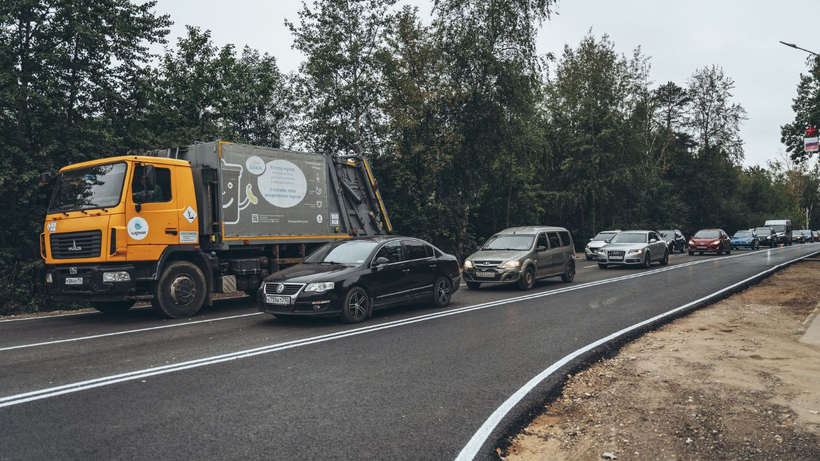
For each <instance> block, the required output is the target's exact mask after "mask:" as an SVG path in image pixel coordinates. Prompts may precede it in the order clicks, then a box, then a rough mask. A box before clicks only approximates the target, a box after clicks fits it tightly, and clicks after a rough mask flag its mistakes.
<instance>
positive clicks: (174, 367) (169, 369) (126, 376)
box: [0, 254, 748, 408]
mask: <svg viewBox="0 0 820 461" xmlns="http://www.w3.org/2000/svg"><path fill="white" fill-rule="evenodd" d="M743 256H748V254H746V255H736V256H726V257H723V258H715V259H706V260H698V261H693V262H689V263H684V264H678V265H676V266H666V267H663V268H661V269H657V270H652V271H645V272H638V273H634V274H629V275H625V276H621V277H613V278H609V279H604V280H599V281H596V282H589V283H584V284H580V285H570V286H567V287H566V288H559V289H555V290H550V291H545V292H540V293H533V294H529V295H523V296H517V297H514V298H508V299H503V300H498V301H490V302H486V303H481V304H475V305H471V306H464V307H459V308H455V309H451V310H447V311H441V312H436V313H432V314H425V315H420V316H417V317H410V318H407V319H403V320H395V321H392V322H386V323H382V324H378V325H371V326H365V327H360V328H356V329H353V330H346V331H341V332H336V333H328V334H325V335H320V336H315V337H310V338H303V339H298V340H293V341H288V342H285V343H279V344H271V345H268V346H261V347H257V348H254V349H248V350H244V351H238V352H231V353H227V354H222V355H217V356H213V357H205V358H201V359H196V360H190V361H187V362H182V363H178V364H170V365H164V366H160V367H153V368H148V369H143V370H137V371H132V372H127V373H122V374H118V375H113V376H106V377H102V378H95V379H91V380H87V381H81V382H77V383H71V384H65V385H62V386H56V387H51V388H46V389H40V390H36V391H31V392H26V393H22V394H16V395H10V396H6V397H2V398H0V408H4V407H10V406H13V405H19V404H22V403H26V402H32V401H35V400H41V399H46V398H50V397H56V396H60V395H64V394H69V393H74V392H79V391H83V390H87V389H93V388H97V387H102V386H108V385H111V384H116V383H120V382H125V381H133V380H137V379H142V378H145V377H149V376H156V375H161V374H166V373H173V372H176V371H181V370H188V369H191V368H198V367H203V366H208V365H213V364H217V363H222V362H227V361H231V360H237V359H240V358H246V357H252V356H255V355H261V354H269V353H272V352H277V351H280V350H285V349H291V348H294V347H301V346H307V345H311V344H317V343H322V342H326V341H332V340H334V339H341V338H347V337H350V336H357V335H360V334H364V333H371V332H375V331H381V330H386V329H390V328H396V327H399V326H405V325H410V324H414V323H419V322H424V321H427V320H432V319H437V318H442V317H449V316H452V315H458V314H463V313H466V312H472V311H476V310H482V309H487V308H490V307H496V306H501V305H505V304H511V303H516V302H519V301H525V300H531V299H537V298H543V297H547V296H554V295H557V294H562V293H567V292H570V291H577V290H583V289H586V288H591V287H595V286H600V285H607V284H610V283H616V282H620V281H624V280H630V279H634V278H639V277H646V276H649V275H653V274H656V273H660V272H667V271H670V270H675V269H678V268H685V267H689V266H693V265H697V264H703V263H707V262H712V261H718V260H722V259H731V258H736V257H743Z"/></svg>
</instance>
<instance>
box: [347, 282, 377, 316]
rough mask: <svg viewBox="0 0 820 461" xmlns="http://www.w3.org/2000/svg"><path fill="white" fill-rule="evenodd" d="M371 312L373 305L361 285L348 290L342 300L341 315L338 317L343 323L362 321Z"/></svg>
mask: <svg viewBox="0 0 820 461" xmlns="http://www.w3.org/2000/svg"><path fill="white" fill-rule="evenodd" d="M372 313H373V305H372V304H371V303H370V295H368V294H367V292H366V291H364V289H363V288H361V287H353V288H351V289H350V290H348V292H347V294H346V295H345V297H344V301H343V302H342V315H341V316H340V318H341V319H342V322H344V323H359V322H364V321H365V320H367V319H368V318H370V315H371V314H372Z"/></svg>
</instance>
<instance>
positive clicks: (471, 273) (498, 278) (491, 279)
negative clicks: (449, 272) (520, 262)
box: [461, 267, 521, 283]
mask: <svg viewBox="0 0 820 461" xmlns="http://www.w3.org/2000/svg"><path fill="white" fill-rule="evenodd" d="M479 273H481V274H482V275H479ZM461 275H462V276H463V277H464V280H465V281H467V282H476V283H516V282H518V279H519V278H521V269H519V268H516V269H501V268H498V267H495V268H481V270H477V269H475V268H473V269H464V271H463V272H462V273H461Z"/></svg>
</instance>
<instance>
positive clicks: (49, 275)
mask: <svg viewBox="0 0 820 461" xmlns="http://www.w3.org/2000/svg"><path fill="white" fill-rule="evenodd" d="M53 282H54V279H53V278H51V272H49V273H48V274H46V283H53Z"/></svg>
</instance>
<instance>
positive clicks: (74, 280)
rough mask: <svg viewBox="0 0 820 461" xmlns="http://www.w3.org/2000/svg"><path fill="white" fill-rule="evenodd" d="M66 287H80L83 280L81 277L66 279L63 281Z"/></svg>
mask: <svg viewBox="0 0 820 461" xmlns="http://www.w3.org/2000/svg"><path fill="white" fill-rule="evenodd" d="M65 284H66V285H82V284H83V278H82V277H66V279H65Z"/></svg>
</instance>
